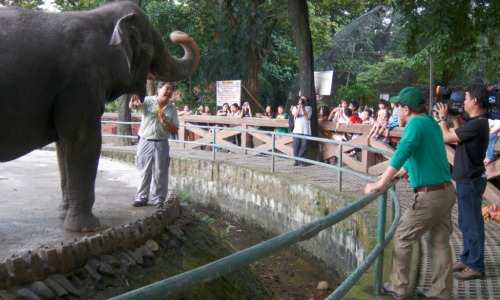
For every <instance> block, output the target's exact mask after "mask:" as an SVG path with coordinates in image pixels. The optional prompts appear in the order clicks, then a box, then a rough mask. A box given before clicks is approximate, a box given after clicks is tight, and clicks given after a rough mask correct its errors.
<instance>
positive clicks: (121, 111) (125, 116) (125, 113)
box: [116, 94, 132, 146]
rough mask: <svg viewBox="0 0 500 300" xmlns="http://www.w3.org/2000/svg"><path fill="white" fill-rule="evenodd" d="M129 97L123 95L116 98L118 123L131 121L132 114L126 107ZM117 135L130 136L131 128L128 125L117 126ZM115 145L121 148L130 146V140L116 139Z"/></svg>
mask: <svg viewBox="0 0 500 300" xmlns="http://www.w3.org/2000/svg"><path fill="white" fill-rule="evenodd" d="M129 99H130V97H129V95H127V94H124V95H121V96H120V98H118V100H116V101H118V104H119V105H118V121H121V122H130V121H131V120H132V114H131V112H130V108H129V107H128V102H129ZM117 129H118V130H117V133H118V134H119V135H132V126H131V125H130V124H118V126H117ZM117 144H119V145H121V146H130V145H132V139H130V138H118V139H117Z"/></svg>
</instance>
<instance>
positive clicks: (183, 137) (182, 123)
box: [179, 119, 188, 149]
mask: <svg viewBox="0 0 500 300" xmlns="http://www.w3.org/2000/svg"><path fill="white" fill-rule="evenodd" d="M186 133H187V132H186V122H185V121H184V120H182V119H181V120H179V140H181V141H182V148H184V149H186V143H185V141H186V140H188V138H187V137H186Z"/></svg>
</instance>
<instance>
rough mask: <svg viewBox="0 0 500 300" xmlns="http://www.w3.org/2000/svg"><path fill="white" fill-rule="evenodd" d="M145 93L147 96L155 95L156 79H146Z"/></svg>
mask: <svg viewBox="0 0 500 300" xmlns="http://www.w3.org/2000/svg"><path fill="white" fill-rule="evenodd" d="M146 94H147V95H148V96H154V95H156V81H154V80H150V79H148V81H147V82H146Z"/></svg>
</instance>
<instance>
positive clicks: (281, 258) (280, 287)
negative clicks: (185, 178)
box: [195, 206, 339, 300]
mask: <svg viewBox="0 0 500 300" xmlns="http://www.w3.org/2000/svg"><path fill="white" fill-rule="evenodd" d="M195 214H197V215H198V217H200V218H202V219H204V220H205V222H207V223H208V224H210V226H212V227H213V229H215V230H216V231H217V232H219V233H221V235H222V237H223V238H224V239H225V240H226V241H227V242H229V243H230V244H231V245H232V246H233V247H234V249H235V250H236V251H238V250H241V249H245V248H248V247H250V246H253V245H255V244H257V243H259V242H262V241H264V240H267V239H269V238H272V237H273V236H272V235H270V234H268V233H266V232H265V231H264V230H263V229H262V228H259V227H256V226H254V225H251V224H248V223H246V222H244V221H242V220H238V219H236V218H233V217H231V216H228V215H227V214H223V213H221V212H220V211H218V210H217V209H212V208H206V207H199V206H198V207H196V208H195ZM251 268H252V269H253V270H254V271H255V273H256V274H257V275H258V276H259V277H260V279H261V281H262V282H263V284H264V286H265V287H266V289H267V290H268V291H269V292H270V293H271V294H272V295H273V299H280V300H281V299H287V300H294V299H297V300H298V299H301V300H302V299H306V300H309V299H315V300H316V299H324V298H325V297H326V296H327V295H328V294H330V293H331V292H332V291H333V290H334V289H335V287H336V286H337V284H338V282H339V280H338V277H337V276H336V275H335V274H332V272H328V271H327V270H325V266H324V265H323V264H321V263H320V262H318V261H317V260H315V259H312V258H310V257H306V256H305V255H303V254H300V253H299V251H297V250H294V249H291V250H289V249H287V250H283V251H280V252H278V253H276V254H274V255H271V256H268V257H266V258H263V259H261V260H259V261H258V262H256V263H254V264H252V266H251ZM320 281H326V282H328V286H329V288H328V289H327V290H323V291H322V290H318V289H317V285H318V283H319V282H320Z"/></svg>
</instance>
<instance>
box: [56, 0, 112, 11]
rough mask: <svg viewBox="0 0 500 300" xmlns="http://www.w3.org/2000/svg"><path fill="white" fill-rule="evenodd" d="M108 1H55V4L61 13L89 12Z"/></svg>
mask: <svg viewBox="0 0 500 300" xmlns="http://www.w3.org/2000/svg"><path fill="white" fill-rule="evenodd" d="M105 2H106V0H55V1H54V3H55V4H56V6H57V7H58V8H59V9H60V10H61V11H71V10H88V9H93V8H96V7H97V6H99V5H101V4H103V3H105Z"/></svg>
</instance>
